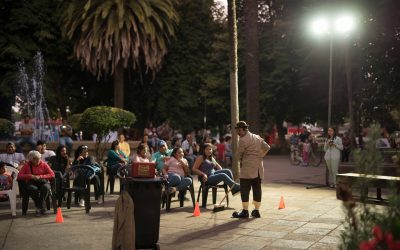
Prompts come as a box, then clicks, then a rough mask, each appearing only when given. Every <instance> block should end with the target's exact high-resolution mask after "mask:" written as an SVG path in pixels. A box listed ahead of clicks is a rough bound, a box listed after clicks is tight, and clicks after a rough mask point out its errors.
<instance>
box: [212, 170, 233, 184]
mask: <svg viewBox="0 0 400 250" xmlns="http://www.w3.org/2000/svg"><path fill="white" fill-rule="evenodd" d="M221 181H222V182H224V183H225V184H226V185H228V186H229V187H232V185H233V184H235V182H234V181H233V175H232V172H231V170H229V169H221V170H216V171H215V172H214V174H211V175H210V176H208V178H207V184H209V185H217V184H218V183H220V182H221Z"/></svg>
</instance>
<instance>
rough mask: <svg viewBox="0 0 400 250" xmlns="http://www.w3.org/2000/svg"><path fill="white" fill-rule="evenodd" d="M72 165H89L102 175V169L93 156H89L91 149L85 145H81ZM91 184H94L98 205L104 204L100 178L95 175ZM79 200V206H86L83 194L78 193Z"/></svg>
mask: <svg viewBox="0 0 400 250" xmlns="http://www.w3.org/2000/svg"><path fill="white" fill-rule="evenodd" d="M72 165H88V166H90V167H92V168H93V170H94V172H95V173H100V172H101V169H100V167H99V166H98V165H97V164H96V162H95V161H94V158H93V157H92V156H89V148H88V146H85V145H80V146H79V147H78V148H77V149H76V151H75V158H74V161H73V163H72ZM91 184H94V193H95V197H96V199H97V204H101V203H103V201H102V199H100V195H101V190H100V186H101V185H100V177H99V176H98V175H95V176H94V177H93V179H92V182H91ZM77 198H78V199H79V200H80V201H79V206H80V207H84V206H85V199H84V198H83V193H78V194H77Z"/></svg>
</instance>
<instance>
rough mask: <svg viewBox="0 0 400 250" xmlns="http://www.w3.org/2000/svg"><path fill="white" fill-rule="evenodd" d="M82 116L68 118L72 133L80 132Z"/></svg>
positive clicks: (74, 115) (76, 115)
mask: <svg viewBox="0 0 400 250" xmlns="http://www.w3.org/2000/svg"><path fill="white" fill-rule="evenodd" d="M81 119H82V114H73V115H70V116H69V117H68V123H69V124H70V125H71V127H72V129H73V130H74V131H80V130H82V128H81Z"/></svg>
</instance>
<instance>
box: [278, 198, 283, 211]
mask: <svg viewBox="0 0 400 250" xmlns="http://www.w3.org/2000/svg"><path fill="white" fill-rule="evenodd" d="M284 208H285V201H284V200H283V196H281V200H280V201H279V207H278V209H284Z"/></svg>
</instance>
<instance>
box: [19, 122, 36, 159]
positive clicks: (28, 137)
mask: <svg viewBox="0 0 400 250" xmlns="http://www.w3.org/2000/svg"><path fill="white" fill-rule="evenodd" d="M30 118H31V117H30V116H29V115H25V116H24V120H23V122H22V123H21V124H20V125H19V131H20V133H21V138H20V139H19V140H18V141H17V147H18V151H19V152H22V146H23V145H24V144H25V143H28V144H29V145H30V146H31V150H33V149H35V146H36V141H35V140H34V139H33V132H34V131H35V126H34V125H33V124H31V123H30V122H29V120H30Z"/></svg>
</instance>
